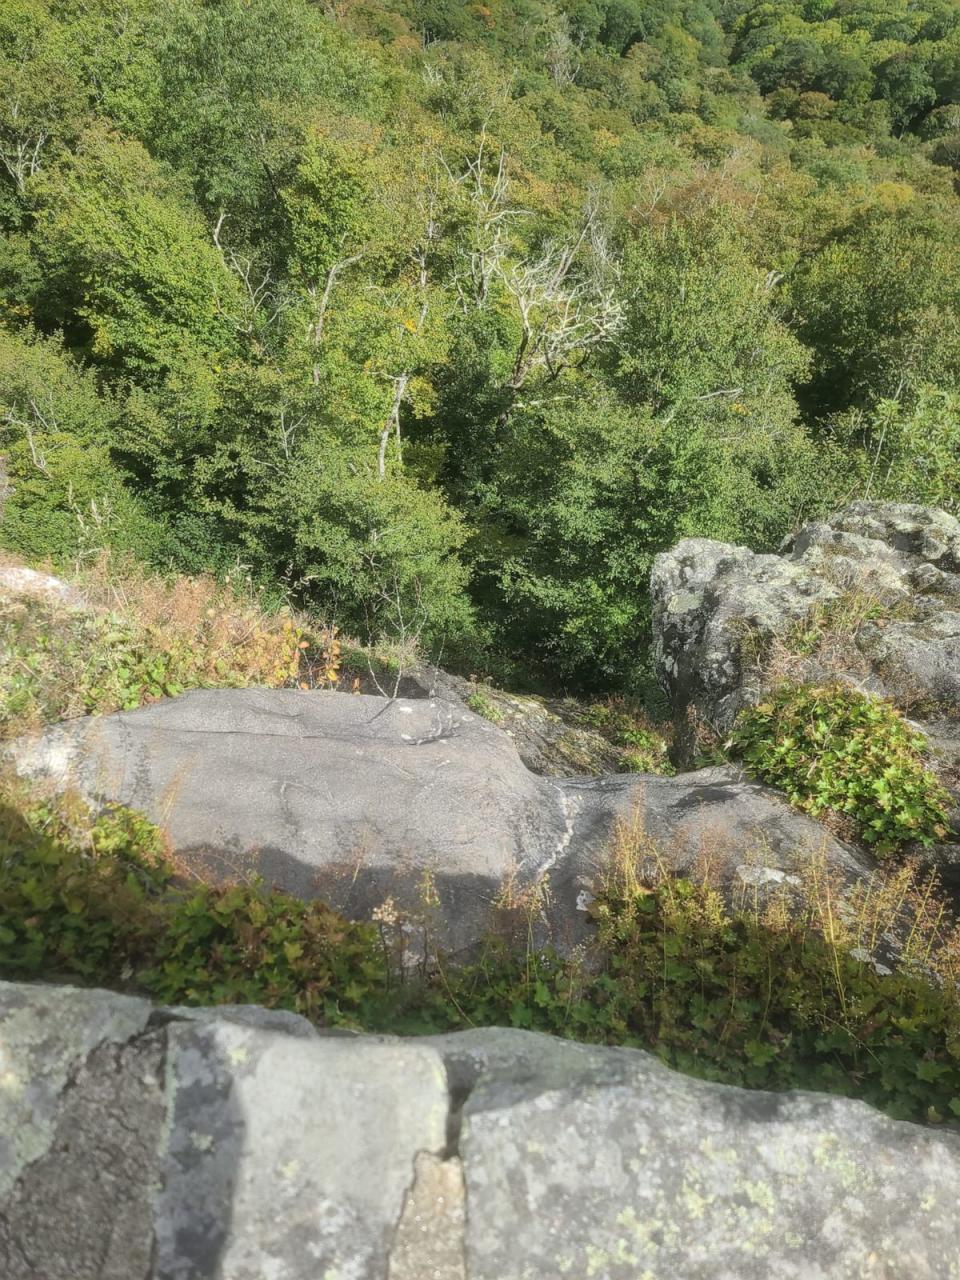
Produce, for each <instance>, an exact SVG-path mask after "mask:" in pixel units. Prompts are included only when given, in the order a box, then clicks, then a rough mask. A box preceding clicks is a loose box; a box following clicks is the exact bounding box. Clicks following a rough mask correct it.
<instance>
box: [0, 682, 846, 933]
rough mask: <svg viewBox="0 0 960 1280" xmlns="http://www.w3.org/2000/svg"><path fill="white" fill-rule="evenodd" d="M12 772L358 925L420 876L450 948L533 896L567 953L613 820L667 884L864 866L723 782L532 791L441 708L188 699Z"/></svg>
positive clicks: (551, 786)
mask: <svg viewBox="0 0 960 1280" xmlns="http://www.w3.org/2000/svg"><path fill="white" fill-rule="evenodd" d="M12 755H13V758H14V760H15V762H16V764H17V767H18V769H19V770H20V771H21V773H24V774H28V775H31V776H44V777H49V778H53V779H54V780H56V781H57V782H58V783H59V784H60V785H77V786H79V787H80V788H81V789H82V790H83V791H84V792H85V793H86V794H87V795H88V796H90V797H91V798H93V799H96V800H100V799H102V800H107V801H112V802H119V803H123V804H126V805H130V806H132V807H134V808H137V809H140V810H142V811H143V812H145V813H146V814H147V815H148V816H149V817H151V818H152V819H153V820H154V821H157V822H159V823H161V824H163V825H164V827H165V828H166V830H167V831H168V833H169V836H170V839H171V842H172V844H173V847H174V849H175V850H176V851H177V852H178V853H179V854H180V856H181V857H182V858H183V859H184V860H185V861H187V862H188V863H189V864H191V866H192V867H193V868H194V869H196V870H200V871H204V872H206V873H207V874H209V875H211V876H214V877H217V878H222V879H230V878H237V877H242V876H245V875H248V874H249V873H250V872H253V871H256V872H259V873H260V874H261V875H263V876H264V877H265V878H266V879H267V880H268V881H271V882H273V883H275V884H278V885H280V886H281V887H283V888H285V889H287V890H288V891H290V892H292V893H295V894H297V895H300V896H302V897H306V898H310V897H317V896H319V897H322V898H325V899H326V900H328V901H329V902H331V903H332V904H333V905H334V906H336V907H337V908H339V909H340V910H342V911H344V912H346V913H348V914H350V915H352V916H356V917H369V916H370V915H372V914H373V913H374V912H375V911H378V910H381V909H383V908H384V904H388V905H389V900H392V902H393V904H394V905H395V906H396V907H397V908H398V909H399V911H400V912H401V913H402V914H403V915H404V916H405V917H406V918H408V919H411V920H414V921H415V920H416V919H417V918H418V917H421V916H423V914H424V913H423V910H422V901H423V896H424V878H425V876H429V877H431V878H432V880H433V882H434V884H435V887H436V890H437V893H438V895H439V902H440V911H439V921H438V922H437V921H435V922H434V923H435V924H436V923H439V927H440V941H441V942H442V943H443V944H444V945H446V946H447V947H448V948H451V949H453V950H460V949H462V948H465V947H469V946H471V945H473V944H474V943H476V941H477V940H478V939H479V938H480V937H481V936H482V935H483V934H484V933H485V932H486V931H487V930H488V929H489V927H490V922H491V909H492V906H493V905H494V903H495V902H496V901H497V900H498V899H499V898H501V897H502V896H504V895H505V894H506V895H507V896H512V900H513V901H514V902H517V901H521V900H523V899H524V897H525V896H526V901H527V903H528V904H533V903H534V902H535V897H536V895H534V894H533V886H536V885H538V884H541V885H542V884H544V883H546V884H547V885H549V887H550V890H551V892H550V894H549V895H547V897H546V900H545V903H544V905H543V910H542V911H541V910H540V909H539V908H537V909H536V910H533V906H532V905H531V908H530V909H531V910H532V911H533V914H534V918H535V924H536V925H537V928H538V930H539V929H541V928H542V929H543V930H548V931H549V932H550V934H551V935H552V937H553V940H554V941H555V942H556V943H557V944H558V945H560V946H568V945H573V944H575V943H577V942H578V941H580V940H581V939H582V937H583V936H584V934H585V930H586V915H585V906H586V899H585V898H584V894H585V893H586V892H587V891H588V890H589V888H590V886H591V885H592V884H593V882H594V880H595V879H596V876H597V874H598V872H600V871H602V870H603V868H604V867H605V866H606V865H607V862H608V859H609V856H610V848H611V845H612V843H613V840H614V837H615V832H616V830H617V827H618V824H620V823H623V822H627V823H636V824H637V825H638V828H639V829H641V830H643V831H645V832H646V834H647V835H648V836H649V837H651V838H653V839H655V840H656V841H657V842H658V843H659V845H660V856H661V857H662V859H663V860H664V862H665V863H666V864H667V865H670V866H674V867H675V868H677V869H680V870H691V869H693V868H694V867H695V866H696V864H697V861H698V859H700V858H701V856H702V855H703V854H705V853H709V854H710V856H711V858H712V859H713V861H714V863H716V864H718V865H719V867H720V869H721V870H724V868H725V869H726V874H728V875H732V874H734V872H735V868H736V866H737V865H739V864H741V863H743V862H745V861H750V860H755V861H760V862H762V863H765V864H769V865H771V866H776V867H780V868H784V869H789V867H791V866H792V865H793V863H794V861H795V860H796V858H797V857H798V856H803V855H804V854H808V853H809V851H810V849H811V848H815V849H820V848H824V849H825V850H826V853H827V856H828V858H829V859H830V860H831V861H832V862H833V863H834V865H836V866H838V867H840V868H843V869H844V870H845V871H847V872H849V873H850V874H857V872H858V871H861V870H863V868H864V866H865V865H866V864H865V863H864V862H862V861H860V862H858V861H857V860H856V859H855V858H854V856H853V855H852V854H851V853H850V851H849V850H848V849H846V848H845V847H844V846H842V845H841V844H839V843H838V842H837V841H835V840H833V839H832V838H830V837H829V836H828V835H827V834H826V833H825V832H824V830H823V828H821V827H820V826H819V824H817V823H816V822H814V821H813V820H812V819H810V818H807V817H805V816H803V815H801V814H798V813H796V812H794V811H792V810H791V809H790V808H789V807H788V806H787V805H786V804H785V803H784V802H783V801H782V800H781V799H780V798H779V797H777V795H776V794H775V793H774V792H772V791H770V790H768V789H766V788H763V787H760V786H757V785H756V784H754V783H751V782H748V781H746V780H744V779H743V778H741V777H740V775H739V774H738V773H737V772H736V771H735V770H730V769H726V770H707V771H702V772H700V773H694V774H690V775H687V776H684V777H676V778H663V777H658V776H652V775H650V776H645V775H637V774H622V775H615V776H611V777H600V778H583V779H566V778H564V779H548V778H543V777H537V776H535V775H534V774H532V773H531V772H530V771H529V770H528V769H526V768H525V767H524V765H523V764H522V762H521V761H520V759H519V757H518V755H517V752H516V749H515V747H514V745H513V742H512V741H511V739H510V738H509V737H508V736H507V735H506V734H505V733H504V732H502V731H501V730H500V729H498V728H496V727H495V726H494V725H492V724H490V723H489V722H488V721H486V720H484V719H483V718H482V717H480V716H478V715H475V714H473V713H471V712H470V711H469V710H468V709H466V708H465V707H463V706H462V705H461V704H458V703H448V702H443V701H440V700H439V699H424V698H421V699H410V700H404V699H397V700H395V701H390V700H386V699H383V698H376V697H368V696H362V695H358V696H352V695H350V694H341V693H301V692H298V691H296V690H255V689H245V690H203V691H197V692H194V693H190V694H186V695H183V696H182V697H179V698H176V699H172V700H169V701H167V702H161V703H156V704H154V705H153V706H150V707H145V708H142V709H141V710H138V711H133V712H129V713H123V714H118V715H113V716H104V717H101V718H89V719H85V720H78V721H74V722H71V723H69V724H64V725H61V726H59V727H57V728H56V729H53V730H50V731H48V732H47V733H45V734H43V735H42V736H41V737H39V738H38V739H36V740H33V741H29V742H26V741H22V742H20V743H18V744H15V746H14V747H13V749H12ZM538 913H539V914H538ZM544 913H545V914H544ZM415 943H416V940H412V941H411V945H412V946H413V945H415Z"/></svg>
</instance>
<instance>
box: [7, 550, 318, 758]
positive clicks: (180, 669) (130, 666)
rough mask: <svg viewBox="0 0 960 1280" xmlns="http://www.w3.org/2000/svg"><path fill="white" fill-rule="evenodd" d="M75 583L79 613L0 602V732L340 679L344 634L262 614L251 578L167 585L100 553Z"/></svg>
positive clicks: (36, 602)
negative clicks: (216, 692)
mask: <svg viewBox="0 0 960 1280" xmlns="http://www.w3.org/2000/svg"><path fill="white" fill-rule="evenodd" d="M73 582H74V586H75V589H76V591H77V593H78V598H79V600H80V601H81V602H82V603H80V604H78V605H77V606H76V607H72V608H69V607H65V606H64V605H63V603H61V602H58V601H53V600H48V599H45V598H42V597H36V596H29V595H15V596H5V597H3V598H0V737H14V736H16V735H18V734H21V733H24V732H29V731H31V730H35V729H39V728H41V727H43V726H44V725H47V724H51V723H54V722H56V721H58V720H64V719H69V718H72V717H75V716H78V715H86V714H93V713H97V714H102V713H106V712H110V711H116V710H131V709H133V708H134V707H138V706H141V705H142V704H144V703H146V702H150V701H153V700H155V699H157V698H163V697H170V696H173V695H175V694H178V693H182V692H183V691H185V690H187V689H192V688H198V687H216V686H219V687H234V688H236V687H241V686H245V685H266V686H268V687H274V688H276V687H282V686H285V685H286V686H296V685H297V684H301V683H305V682H306V683H308V684H309V685H310V686H311V687H312V686H314V685H316V684H320V685H327V686H329V685H332V684H333V683H335V682H336V680H337V678H338V675H339V666H340V644H339V640H338V639H337V636H336V633H335V632H334V631H332V630H329V629H324V628H310V627H309V626H308V624H307V623H306V621H305V620H304V619H302V618H299V617H297V616H296V615H294V614H293V613H292V612H291V611H290V610H289V609H288V608H280V609H276V610H271V609H268V608H266V607H265V606H264V605H263V603H262V602H261V600H260V598H259V595H258V593H257V592H256V591H254V590H253V589H252V588H251V587H250V586H249V585H248V584H247V583H246V582H244V581H240V582H237V581H233V582H231V581H230V580H229V579H227V580H226V581H223V582H221V581H218V580H217V579H215V578H212V577H209V576H201V577H195V578H186V577H176V578H170V579H167V578H163V577H160V576H158V575H156V574H150V573H147V572H145V571H144V570H143V569H141V568H139V567H138V566H137V565H136V564H134V563H132V562H129V561H118V560H115V559H111V558H110V557H109V556H106V555H104V556H102V557H100V558H99V559H98V560H97V561H96V562H94V563H92V564H88V565H86V566H85V567H84V568H83V570H82V571H81V572H79V573H78V575H77V576H76V577H75V578H74V580H73Z"/></svg>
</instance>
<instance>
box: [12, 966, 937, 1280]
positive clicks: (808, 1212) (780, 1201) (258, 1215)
mask: <svg viewBox="0 0 960 1280" xmlns="http://www.w3.org/2000/svg"><path fill="white" fill-rule="evenodd" d="M0 1054H2V1061H0V1275H2V1276H3V1277H4V1280H39V1278H41V1277H42V1280H215V1278H216V1277H223V1278H224V1280H226V1278H228V1277H229V1280H265V1278H266V1277H270V1280H318V1278H320V1277H323V1278H325V1280H332V1278H333V1277H336V1278H337V1280H426V1278H427V1277H431V1278H432V1280H562V1277H567V1276H569V1277H575V1278H576V1280H585V1278H586V1277H594V1278H595V1280H642V1278H643V1277H654V1276H655V1277H656V1278H657V1280H723V1278H726V1280H770V1277H773V1276H776V1277H784V1278H785V1280H791V1278H792V1280H833V1278H834V1277H840V1276H844V1277H851V1278H856V1280H903V1278H904V1277H909V1278H910V1280H953V1277H955V1276H956V1274H957V1270H956V1268H957V1259H958V1257H960V1221H958V1218H957V1213H956V1206H957V1203H958V1200H960V1135H957V1134H956V1133H955V1132H951V1131H944V1130H936V1131H934V1130H930V1129H924V1128H921V1127H917V1126H913V1125H910V1124H905V1123H902V1122H896V1121H892V1120H888V1119H885V1118H884V1117H883V1116H881V1115H879V1114H878V1113H877V1112H875V1111H873V1110H871V1109H870V1108H869V1107H867V1106H865V1105H863V1104H862V1103H858V1102H852V1101H847V1100H841V1099H831V1098H826V1097H820V1096H817V1095H813V1094H804V1093H788V1094H781V1095H773V1094H764V1093H751V1092H747V1091H744V1090H741V1089H733V1088H729V1087H726V1086H723V1085H716V1084H708V1083H705V1082H702V1081H698V1080H693V1079H690V1078H688V1077H685V1076H681V1075H678V1074H676V1073H674V1072H672V1071H670V1070H668V1069H667V1068H666V1067H664V1066H663V1065H661V1064H660V1063H658V1062H657V1061H656V1060H655V1059H653V1058H651V1057H650V1056H648V1055H647V1054H644V1053H641V1052H638V1051H636V1050H629V1049H606V1048H592V1047H586V1046H583V1045H576V1044H571V1043H568V1042H564V1041H557V1040H553V1039H551V1038H549V1037H547V1036H539V1035H532V1034H530V1033H527V1032H521V1031H510V1030H478V1031H470V1032H465V1033H461V1034H458V1035H449V1036H439V1037H431V1038H426V1039H420V1040H403V1039H395V1038H386V1037H368V1036H357V1037H343V1036H326V1035H317V1034H313V1033H312V1032H311V1031H310V1029H309V1028H307V1027H304V1029H303V1033H301V1034H290V1030H288V1028H286V1027H284V1026H280V1027H276V1026H273V1025H270V1020H269V1017H268V1016H264V1017H263V1018H259V1017H257V1016H255V1015H254V1014H253V1013H251V1012H250V1011H247V1013H246V1015H242V1016H239V1017H238V1016H236V1015H233V1016H229V1011H228V1010H221V1011H217V1010H206V1011H204V1012H203V1013H202V1014H201V1015H197V1016H194V1017H190V1016H188V1015H187V1012H186V1011H178V1010H165V1009H157V1008H153V1007H151V1006H150V1005H149V1004H148V1003H146V1002H145V1001H142V1000H138V999H133V998H131V997H125V996H119V995H113V994H110V993H107V992H103V991H79V990H76V989H72V988H69V987H29V986H20V985H13V984H0Z"/></svg>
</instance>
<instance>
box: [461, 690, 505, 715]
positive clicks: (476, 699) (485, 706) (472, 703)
mask: <svg viewBox="0 0 960 1280" xmlns="http://www.w3.org/2000/svg"><path fill="white" fill-rule="evenodd" d="M467 706H468V707H469V708H470V710H471V711H475V712H476V713H477V715H478V716H483V718H484V720H489V721H490V722H491V723H492V724H502V723H503V720H504V715H503V712H502V711H501V710H500V708H499V707H498V706H497V705H496V703H494V702H491V701H490V699H489V698H488V697H487V695H486V694H485V693H483V692H482V691H481V690H479V689H478V690H477V691H476V693H471V694H470V696H469V698H467Z"/></svg>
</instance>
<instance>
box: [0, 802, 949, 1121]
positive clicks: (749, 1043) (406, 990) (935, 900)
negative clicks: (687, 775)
mask: <svg viewBox="0 0 960 1280" xmlns="http://www.w3.org/2000/svg"><path fill="white" fill-rule="evenodd" d="M651 861H652V866H653V870H652V871H651V869H650V868H651ZM664 865H665V864H664V862H663V860H662V859H661V858H660V857H659V854H658V853H657V851H656V850H655V849H653V850H651V848H650V846H649V845H647V844H646V843H645V841H644V839H643V837H642V836H641V835H639V834H638V829H637V828H631V827H629V826H625V827H624V828H623V830H622V831H621V833H620V836H619V838H618V841H617V847H616V849H615V850H614V856H613V858H612V861H611V864H610V867H609V869H608V871H607V873H606V875H605V877H604V878H603V879H602V880H601V882H600V883H598V885H597V886H596V889H597V896H596V900H595V902H594V905H593V907H592V913H593V917H594V921H595V924H596V940H595V944H594V945H593V946H592V947H591V948H590V949H589V951H588V952H587V953H585V954H578V955H574V956H567V957H564V956H561V955H559V954H557V953H555V952H551V951H549V950H546V951H538V950H534V949H533V948H532V947H531V946H530V945H524V944H523V942H522V941H521V942H519V943H518V942H517V941H516V940H515V938H514V939H513V940H508V939H507V938H506V937H501V936H497V935H491V937H490V939H489V940H488V941H487V942H486V943H485V944H484V945H483V946H482V947H481V948H480V949H479V951H478V954H477V955H476V956H475V958H474V959H473V961H472V962H470V963H468V964H460V965H454V964H451V963H449V962H448V961H446V960H444V958H443V956H439V955H434V956H433V957H432V960H431V963H430V964H429V965H428V966H426V967H424V966H421V967H419V968H418V969H416V970H414V969H412V968H411V967H410V966H409V965H404V964H399V963H398V962H397V952H396V949H395V946H394V940H393V935H394V934H395V933H396V931H397V930H399V931H401V932H402V931H403V927H404V925H403V921H402V920H399V919H398V918H397V916H396V914H395V913H394V912H393V911H390V912H382V913H380V915H379V918H378V919H377V920H375V921H374V922H371V923H356V922H351V921H347V920H345V919H344V918H343V917H341V916H340V915H338V914H337V913H336V912H334V911H332V910H330V909H329V908H327V907H326V906H324V905H323V904H322V903H319V902H303V901H300V900H298V899H296V898H293V897H291V896H289V895H287V894H284V893H280V892H276V891H270V890H269V889H268V888H267V887H266V886H264V885H262V884H258V883H252V884H243V885H231V886H221V887H217V886H213V885H209V884H206V883H202V882H199V881H197V880H191V879H190V878H189V876H187V875H186V874H184V869H183V868H180V867H178V866H177V864H176V862H175V861H174V860H172V859H170V858H169V856H168V855H167V853H166V851H165V849H164V846H163V841H162V839H161V837H160V835H159V833H158V832H157V830H156V828H154V827H152V826H151V825H150V824H149V823H147V822H146V821H145V820H144V819H143V818H141V817H138V816H137V815H135V814H132V813H130V812H128V811H126V810H122V809H110V810H106V811H105V812H103V813H102V814H100V815H99V816H94V815H91V814H90V813H89V812H88V811H87V810H86V809H85V808H84V806H83V805H82V804H80V803H79V802H77V801H70V800H66V801H64V800H59V801H53V800H49V799H43V798H40V797H38V796H37V794H36V793H28V792H27V791H26V790H25V789H24V787H23V785H22V784H20V783H16V782H7V783H5V784H4V787H3V804H2V807H0V976H3V977H4V978H7V979H43V980H45V981H51V980H60V981H78V982H81V983H88V984H99V985H103V986H109V987H121V988H122V989H126V990H130V991H139V992H143V993H145V994H147V995H150V996H152V997H154V998H156V999H159V1000H163V1001H165V1002H168V1003H186V1004H218V1003H234V1002H243V1003H251V1002H252V1003H257V1004H262V1005H265V1006H268V1007H279V1008H285V1009H290V1010H293V1011H295V1012H298V1013H301V1014H304V1015H306V1016H307V1017H309V1018H311V1019H312V1020H313V1021H314V1022H316V1023H318V1024H322V1025H341V1026H350V1027H357V1028H365V1029H369V1030H378V1031H394V1032H427V1031H438V1030H449V1029H455V1028H462V1027H467V1026H476V1025H488V1024H506V1025H510V1026H514V1027H522V1028H527V1029H531V1030H538V1031H544V1032H552V1033H554V1034H557V1035H561V1036H567V1037H574V1038H578V1039H581V1040H585V1041H590V1042H595V1043H610V1044H625V1045H632V1046H636V1047H640V1048H644V1049H648V1050H651V1051H652V1052H654V1053H656V1054H657V1055H658V1056H659V1057H660V1058H662V1059H663V1060H664V1061H665V1062H667V1063H669V1064H670V1065H672V1066H674V1067H677V1068H679V1069H681V1070H684V1071H688V1072H692V1073H694V1074H696V1075H699V1076H701V1077H704V1078H707V1079H711V1080H718V1081H725V1082H728V1083H734V1084H741V1085H747V1086H750V1087H757V1088H761V1087H762V1088H767V1089H785V1088H795V1087H800V1088H813V1089H822V1090H827V1091H830V1092H837V1093H842V1094H847V1095H850V1096H856V1097H861V1098H864V1099H865V1100H867V1101H869V1102H871V1103H873V1104H875V1105H876V1106H878V1107H882V1108H883V1109H884V1110H886V1111H887V1112H889V1113H890V1114H892V1115H894V1116H899V1117H904V1118H910V1119H915V1120H928V1121H935V1122H936V1121H944V1120H951V1119H953V1118H954V1117H957V1116H960V1001H958V980H960V944H958V935H957V930H956V928H955V926H954V925H953V922H952V919H951V918H950V916H949V913H947V912H946V910H945V908H944V907H943V904H942V902H941V901H940V899H939V897H938V894H937V888H936V884H935V882H934V881H933V880H932V879H931V878H930V877H924V876H921V875H920V873H919V872H917V871H916V869H915V868H911V867H899V868H897V869H896V870H895V872H894V873H893V874H892V875H890V876H884V875H881V874H880V873H878V875H877V877H874V878H873V879H871V880H867V881H865V882H863V883H862V884H861V885H859V886H857V887H855V888H854V889H853V890H852V891H847V892H846V893H844V891H843V888H842V886H841V885H840V884H839V883H838V882H837V881H836V880H835V878H833V877H832V876H831V875H830V874H829V873H828V871H827V869H826V868H825V867H824V866H822V865H820V864H818V863H817V862H816V860H813V861H809V862H808V863H807V866H806V871H805V873H804V875H803V876H798V877H790V878H789V879H788V880H786V881H784V884H783V886H782V887H781V888H780V889H778V890H776V891H775V892H772V893H769V894H767V893H763V894H761V893H760V892H759V891H758V890H756V889H753V890H750V889H747V888H745V889H744V890H743V892H742V894H741V897H740V899H739V900H738V901H736V902H731V901H729V900H728V899H725V898H724V896H722V895H721V893H720V892H719V891H718V890H717V888H715V887H711V885H710V884H709V883H708V882H698V883H694V882H693V881H690V880H683V879H679V880H678V879H675V878H673V877H671V876H670V875H668V874H665V872H664ZM804 877H805V878H804ZM528 901H529V903H530V909H531V911H536V910H537V909H538V902H539V899H538V897H537V894H536V893H533V894H531V895H529V897H528ZM884 948H886V950H887V951H889V952H891V953H892V952H896V954H897V955H898V957H899V961H898V964H897V968H896V971H891V968H890V967H889V966H886V965H882V964H879V963H878V961H877V955H878V954H881V953H884Z"/></svg>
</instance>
